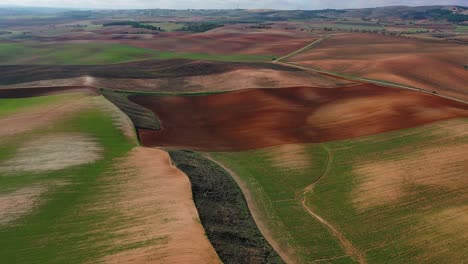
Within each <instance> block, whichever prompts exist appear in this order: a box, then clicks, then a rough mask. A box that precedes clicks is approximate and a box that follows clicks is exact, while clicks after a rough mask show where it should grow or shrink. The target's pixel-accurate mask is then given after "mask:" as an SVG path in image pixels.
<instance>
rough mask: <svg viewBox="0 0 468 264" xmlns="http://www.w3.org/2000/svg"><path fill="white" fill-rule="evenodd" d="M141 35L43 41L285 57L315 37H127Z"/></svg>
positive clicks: (268, 33)
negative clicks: (127, 45) (110, 43)
mask: <svg viewBox="0 0 468 264" xmlns="http://www.w3.org/2000/svg"><path fill="white" fill-rule="evenodd" d="M129 31H133V32H143V31H145V30H141V29H129V28H126V27H104V28H101V29H99V30H96V31H94V32H93V33H90V32H87V33H83V32H72V33H67V34H62V35H60V36H57V37H47V38H40V40H42V41H52V42H55V41H59V42H74V41H80V42H82V41H100V42H114V43H119V44H129V45H133V46H137V47H143V48H149V49H155V50H160V51H172V52H193V53H205V54H221V55H222V54H257V55H276V56H280V55H286V54H288V53H291V52H293V51H295V50H298V49H300V48H302V47H304V46H306V45H307V44H309V43H311V42H312V41H314V40H315V39H317V37H316V36H313V35H312V34H311V33H310V32H301V31H297V30H286V29H278V28H276V29H253V28H250V27H249V26H248V25H230V26H225V27H221V28H217V29H214V30H210V31H207V32H203V33H189V32H164V33H158V34H151V32H147V34H127V32H129Z"/></svg>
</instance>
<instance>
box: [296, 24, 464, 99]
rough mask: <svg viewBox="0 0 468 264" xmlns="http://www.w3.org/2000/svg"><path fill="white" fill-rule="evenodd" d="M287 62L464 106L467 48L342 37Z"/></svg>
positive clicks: (400, 39) (386, 38)
mask: <svg viewBox="0 0 468 264" xmlns="http://www.w3.org/2000/svg"><path fill="white" fill-rule="evenodd" d="M289 60H290V61H291V62H294V63H299V64H302V65H307V66H312V67H314V68H320V69H324V70H329V71H334V72H339V73H343V74H348V75H354V76H360V77H365V78H370V79H376V80H382V81H389V82H394V83H399V84H404V85H409V86H414V87H417V88H423V89H426V90H430V91H437V92H438V93H440V94H443V95H446V96H451V97H455V98H459V99H462V100H468V86H467V84H468V71H467V70H465V69H464V68H463V65H465V64H468V45H464V44H457V43H445V42H442V41H431V40H424V41H423V40H416V39H408V38H403V37H390V36H383V35H377V34H357V33H356V34H343V35H337V36H333V37H331V38H329V39H326V40H324V41H323V42H322V43H321V44H320V45H319V46H317V47H315V48H313V49H310V50H308V51H306V52H304V53H301V54H298V55H296V56H294V57H292V58H290V59H289Z"/></svg>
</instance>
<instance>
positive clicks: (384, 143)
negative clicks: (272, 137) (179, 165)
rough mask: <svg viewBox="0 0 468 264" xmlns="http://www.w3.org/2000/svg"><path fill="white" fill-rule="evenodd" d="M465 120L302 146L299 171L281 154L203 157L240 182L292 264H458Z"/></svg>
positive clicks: (463, 240)
mask: <svg viewBox="0 0 468 264" xmlns="http://www.w3.org/2000/svg"><path fill="white" fill-rule="evenodd" d="M467 120H468V119H466V118H463V119H451V120H447V121H442V122H437V123H433V124H430V125H425V126H420V127H417V128H412V129H404V130H399V131H394V132H390V133H383V134H380V135H374V136H367V137H361V138H358V139H351V140H344V141H334V142H329V143H322V144H304V145H301V146H302V149H303V150H302V151H300V153H301V154H299V156H298V157H300V158H301V159H307V160H308V164H307V165H305V164H304V165H305V166H301V167H295V166H289V167H278V166H277V160H278V158H280V157H283V160H284V162H288V161H290V160H292V161H294V160H296V157H297V155H296V156H294V155H290V156H284V155H281V156H279V155H278V153H281V152H282V148H284V146H278V147H271V148H265V149H259V150H250V151H244V152H222V153H211V156H212V157H214V158H215V159H216V160H218V161H219V162H221V163H223V164H225V165H226V166H227V167H229V168H230V169H232V170H233V171H234V173H237V175H238V176H239V177H240V178H241V179H242V181H243V182H244V183H245V184H246V186H247V188H248V189H249V191H250V192H251V193H252V194H253V195H254V197H255V199H254V200H253V201H254V203H256V204H257V208H260V209H259V213H260V215H261V219H262V220H263V221H264V222H265V223H266V224H267V225H268V227H269V228H270V230H272V233H273V234H274V237H275V239H276V240H277V241H278V242H279V243H280V245H282V246H283V249H291V250H294V251H295V252H296V253H295V255H296V256H299V257H300V261H299V262H300V263H311V262H321V261H324V262H330V263H335V262H337V263H356V262H359V263H382V260H385V263H420V262H423V263H440V262H449V263H459V262H460V260H462V259H464V258H465V256H466V247H467V241H468V240H467V236H468V233H467V231H466V228H465V226H466V223H467V217H468V215H467V211H466V207H467V201H468V192H467V177H466V171H467V170H468V158H467V157H468V155H467V154H468V152H467V150H468V146H467V142H468V141H467V139H468V132H467V131H468V130H467V129H468V127H467V124H468V123H467ZM293 148H294V149H297V146H294V147H293ZM350 247H351V250H350ZM356 252H358V253H356ZM358 254H360V255H361V257H359V255H358ZM462 262H463V261H462Z"/></svg>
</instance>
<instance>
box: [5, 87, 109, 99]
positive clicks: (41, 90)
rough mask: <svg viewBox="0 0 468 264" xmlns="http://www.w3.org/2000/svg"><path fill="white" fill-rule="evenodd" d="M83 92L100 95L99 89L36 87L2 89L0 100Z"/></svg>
mask: <svg viewBox="0 0 468 264" xmlns="http://www.w3.org/2000/svg"><path fill="white" fill-rule="evenodd" d="M75 92H82V93H86V94H88V95H100V93H99V92H98V90H97V89H95V88H92V87H86V86H62V87H36V88H16V89H0V98H25V97H34V96H45V95H53V94H59V93H75Z"/></svg>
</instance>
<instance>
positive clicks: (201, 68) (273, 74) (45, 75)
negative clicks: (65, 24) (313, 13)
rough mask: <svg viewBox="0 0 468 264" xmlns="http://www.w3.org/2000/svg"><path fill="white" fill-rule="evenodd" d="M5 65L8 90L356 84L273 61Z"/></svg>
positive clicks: (190, 89) (192, 89)
mask: <svg viewBox="0 0 468 264" xmlns="http://www.w3.org/2000/svg"><path fill="white" fill-rule="evenodd" d="M0 70H2V71H3V72H4V76H3V78H2V77H0V84H1V83H3V84H4V85H2V86H1V87H3V89H13V88H23V87H48V86H49V87H50V86H57V87H58V88H60V87H65V86H74V87H79V86H93V87H103V88H111V89H120V90H138V91H172V92H199V91H227V90H239V89H246V88H280V87H293V86H303V85H313V86H317V87H336V86H342V85H349V84H351V82H350V81H346V80H340V79H338V78H333V77H329V76H325V75H323V74H318V73H313V72H308V71H303V70H300V69H296V68H293V67H287V66H283V65H278V64H272V63H226V62H212V61H190V60H161V61H145V62H132V63H124V64H117V65H103V66H3V67H2V66H0ZM26 73H27V74H26ZM42 89H46V88H42ZM50 89H51V88H50ZM67 89H72V88H67ZM62 90H64V88H63V89H62ZM25 91H27V90H25ZM34 91H38V90H34ZM9 93H11V94H14V95H17V94H18V93H17V91H10V92H8V91H6V90H2V89H0V97H2V95H3V96H8V94H9Z"/></svg>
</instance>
